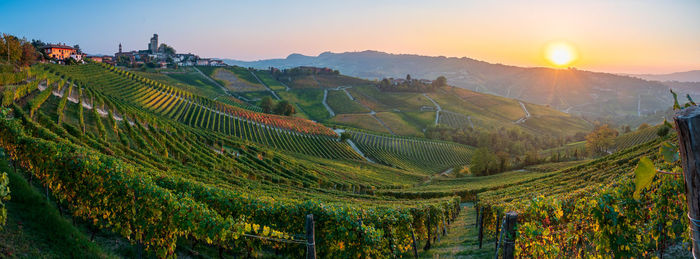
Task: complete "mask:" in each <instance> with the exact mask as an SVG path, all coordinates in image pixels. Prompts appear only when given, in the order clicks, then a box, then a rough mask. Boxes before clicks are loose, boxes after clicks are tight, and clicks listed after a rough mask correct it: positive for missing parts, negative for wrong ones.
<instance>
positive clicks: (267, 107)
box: [260, 96, 274, 113]
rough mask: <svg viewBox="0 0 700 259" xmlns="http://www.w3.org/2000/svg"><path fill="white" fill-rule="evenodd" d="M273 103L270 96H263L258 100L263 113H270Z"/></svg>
mask: <svg viewBox="0 0 700 259" xmlns="http://www.w3.org/2000/svg"><path fill="white" fill-rule="evenodd" d="M273 106H274V103H272V98H271V97H270V96H265V97H263V98H262V100H261V101H260V108H262V110H263V112H264V113H270V112H271V111H272V108H273Z"/></svg>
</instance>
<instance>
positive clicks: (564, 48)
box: [545, 42, 578, 67]
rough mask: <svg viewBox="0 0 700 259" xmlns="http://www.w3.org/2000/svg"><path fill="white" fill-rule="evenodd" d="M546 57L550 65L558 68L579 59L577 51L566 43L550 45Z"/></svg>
mask: <svg viewBox="0 0 700 259" xmlns="http://www.w3.org/2000/svg"><path fill="white" fill-rule="evenodd" d="M545 56H546V58H547V60H548V61H549V62H550V63H552V64H553V65H555V66H557V67H563V66H566V65H569V64H571V63H572V62H574V61H575V60H576V58H578V55H577V53H576V49H574V47H572V46H571V45H569V44H567V43H564V42H556V43H551V44H549V45H548V46H547V49H546V52H545Z"/></svg>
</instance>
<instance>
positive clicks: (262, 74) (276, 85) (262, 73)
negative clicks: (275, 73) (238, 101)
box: [254, 70, 287, 92]
mask: <svg viewBox="0 0 700 259" xmlns="http://www.w3.org/2000/svg"><path fill="white" fill-rule="evenodd" d="M254 73H255V75H256V76H258V78H260V80H261V81H263V83H265V84H266V85H267V87H269V88H270V89H272V91H275V92H279V91H284V90H286V89H287V88H286V87H284V85H282V83H280V82H279V81H277V80H275V78H273V77H272V75H270V73H269V72H268V71H267V70H255V72H254Z"/></svg>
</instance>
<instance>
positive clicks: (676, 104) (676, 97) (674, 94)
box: [669, 89, 681, 110]
mask: <svg viewBox="0 0 700 259" xmlns="http://www.w3.org/2000/svg"><path fill="white" fill-rule="evenodd" d="M669 91H671V94H672V95H673V109H674V110H680V109H681V105H680V104H678V95H677V94H676V92H674V91H673V89H669Z"/></svg>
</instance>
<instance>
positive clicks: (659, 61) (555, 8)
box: [0, 0, 700, 73]
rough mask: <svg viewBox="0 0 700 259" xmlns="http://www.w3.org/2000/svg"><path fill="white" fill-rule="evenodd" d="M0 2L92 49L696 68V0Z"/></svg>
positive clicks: (34, 30)
mask: <svg viewBox="0 0 700 259" xmlns="http://www.w3.org/2000/svg"><path fill="white" fill-rule="evenodd" d="M57 2H58V1H2V2H0V13H1V14H2V15H0V32H4V33H10V34H14V35H17V36H20V37H26V38H27V39H33V38H35V39H41V40H43V41H47V42H52V43H54V42H65V43H68V44H71V45H73V44H80V46H81V48H82V49H83V51H85V52H87V53H90V54H113V53H114V52H116V51H117V45H118V44H119V43H120V42H121V43H122V44H123V45H124V49H125V50H132V49H146V48H147V44H148V39H149V38H150V37H151V35H152V34H153V33H158V34H159V36H160V41H161V42H163V43H167V44H169V45H171V46H173V47H174V48H175V49H176V50H177V51H178V52H185V53H186V52H192V53H196V54H199V55H200V56H203V57H218V58H233V59H241V60H256V59H268V58H282V57H286V56H287V55H289V54H291V53H301V54H305V55H318V54H319V53H321V52H324V51H332V52H345V51H362V50H368V49H370V50H378V51H385V52H390V53H410V54H422V55H431V56H449V57H463V56H467V57H471V58H475V59H479V60H484V61H488V62H492V63H503V64H511V65H519V66H552V65H551V63H550V62H548V61H547V60H546V59H545V54H544V53H545V48H546V46H547V45H548V44H549V43H552V42H566V43H568V44H569V45H571V46H573V48H575V49H576V52H577V53H578V59H577V60H576V61H574V63H573V64H572V66H575V67H578V68H580V69H587V70H594V71H606V72H620V73H667V72H678V71H687V70H694V69H700V16H699V14H700V1H692V0H688V1H579V2H576V3H574V2H573V1H379V0H369V1H287V2H282V1H143V2H142V1H120V2H119V3H117V1H67V2H66V3H63V1H61V4H58V3H57Z"/></svg>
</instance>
